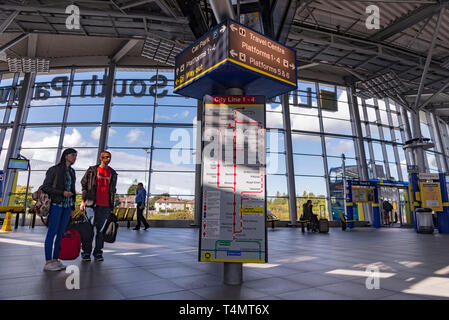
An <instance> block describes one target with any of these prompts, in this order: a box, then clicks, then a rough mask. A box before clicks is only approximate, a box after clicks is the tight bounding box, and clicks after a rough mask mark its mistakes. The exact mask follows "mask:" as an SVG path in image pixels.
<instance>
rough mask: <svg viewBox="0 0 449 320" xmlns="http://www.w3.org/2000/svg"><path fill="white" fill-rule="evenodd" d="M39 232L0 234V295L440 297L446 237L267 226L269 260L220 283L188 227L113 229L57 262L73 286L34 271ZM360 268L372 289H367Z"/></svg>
mask: <svg viewBox="0 0 449 320" xmlns="http://www.w3.org/2000/svg"><path fill="white" fill-rule="evenodd" d="M45 232H46V228H44V227H36V228H35V229H34V230H33V229H29V228H28V227H24V228H19V229H18V230H17V231H14V232H8V233H0V299H159V300H162V299H163V300H165V299H167V300H178V299H182V300H208V299H251V300H252V299H262V300H279V299H287V300H300V299H331V300H336V299H337V300H356V299H401V300H404V299H449V235H441V234H438V233H436V234H434V235H422V234H416V233H415V232H414V231H413V229H380V230H374V229H371V228H359V229H354V230H352V231H346V232H343V231H342V230H341V229H338V228H332V229H331V231H330V233H329V234H308V233H306V234H302V233H301V230H300V229H294V228H276V229H274V230H272V229H271V228H270V229H269V230H268V250H269V262H268V263H267V264H244V265H243V279H244V282H243V284H242V285H240V286H227V285H224V284H223V280H222V275H223V264H222V263H205V262H203V263H200V262H198V261H197V257H198V253H197V244H198V230H197V229H180V228H172V229H168V228H151V229H149V230H147V231H143V230H140V231H133V230H131V229H127V228H123V227H122V228H120V230H119V233H118V238H117V242H116V243H114V244H106V246H105V249H106V252H105V254H104V257H105V261H103V262H93V261H92V262H89V263H85V262H84V263H83V262H81V261H80V259H79V258H78V259H77V260H74V261H66V262H65V264H67V265H70V264H73V265H76V266H78V267H79V270H80V289H79V290H68V289H67V288H66V279H67V278H68V277H69V274H67V273H65V272H64V271H59V272H56V273H55V272H43V271H42V268H43V265H44V249H43V241H44V238H45ZM368 266H375V267H378V268H379V272H380V273H379V275H380V279H379V286H380V288H379V289H372V290H369V289H367V287H366V281H367V276H368V273H366V272H365V270H366V268H367V267H368ZM371 283H372V281H371Z"/></svg>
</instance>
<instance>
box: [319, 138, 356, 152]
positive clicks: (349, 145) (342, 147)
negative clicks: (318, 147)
mask: <svg viewBox="0 0 449 320" xmlns="http://www.w3.org/2000/svg"><path fill="white" fill-rule="evenodd" d="M326 147H327V149H328V150H330V151H332V152H333V153H335V154H341V153H345V152H348V151H353V150H354V142H353V141H352V140H339V141H338V143H337V144H335V143H332V144H331V143H329V142H327V143H326Z"/></svg>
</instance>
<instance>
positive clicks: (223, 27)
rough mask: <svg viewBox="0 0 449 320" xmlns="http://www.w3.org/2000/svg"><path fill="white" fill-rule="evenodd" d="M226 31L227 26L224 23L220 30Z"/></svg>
mask: <svg viewBox="0 0 449 320" xmlns="http://www.w3.org/2000/svg"><path fill="white" fill-rule="evenodd" d="M225 31H226V26H225V25H223V26H222V27H221V28H220V32H221V33H223V32H225Z"/></svg>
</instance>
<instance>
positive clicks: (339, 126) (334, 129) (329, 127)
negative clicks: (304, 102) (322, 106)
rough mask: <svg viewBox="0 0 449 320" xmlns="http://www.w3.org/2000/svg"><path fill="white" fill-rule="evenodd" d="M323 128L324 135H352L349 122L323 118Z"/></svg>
mask: <svg viewBox="0 0 449 320" xmlns="http://www.w3.org/2000/svg"><path fill="white" fill-rule="evenodd" d="M323 126H324V132H326V133H338V134H345V135H352V127H351V122H350V121H346V120H336V119H328V118H323Z"/></svg>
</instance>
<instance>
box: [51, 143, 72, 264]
mask: <svg viewBox="0 0 449 320" xmlns="http://www.w3.org/2000/svg"><path fill="white" fill-rule="evenodd" d="M76 156H77V151H76V150H75V149H71V148H69V149H66V150H64V152H63V153H62V156H61V161H60V162H59V163H58V164H57V165H55V166H53V167H50V168H49V169H48V170H47V173H46V174H45V180H44V183H43V184H42V190H43V191H44V192H45V193H47V194H48V195H49V196H50V198H51V207H50V213H49V220H48V230H47V236H46V237H45V259H46V263H45V266H44V271H59V270H64V269H65V268H66V266H65V265H63V264H62V263H61V261H59V260H58V257H59V251H60V249H61V246H60V244H59V243H60V241H61V239H62V236H63V235H64V232H65V230H66V228H67V225H68V224H69V221H70V216H71V214H72V210H74V209H75V200H76V193H75V170H73V168H72V165H73V164H74V163H75V161H76ZM55 237H56V240H55ZM53 242H54V243H53Z"/></svg>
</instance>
